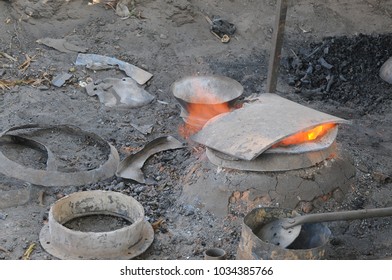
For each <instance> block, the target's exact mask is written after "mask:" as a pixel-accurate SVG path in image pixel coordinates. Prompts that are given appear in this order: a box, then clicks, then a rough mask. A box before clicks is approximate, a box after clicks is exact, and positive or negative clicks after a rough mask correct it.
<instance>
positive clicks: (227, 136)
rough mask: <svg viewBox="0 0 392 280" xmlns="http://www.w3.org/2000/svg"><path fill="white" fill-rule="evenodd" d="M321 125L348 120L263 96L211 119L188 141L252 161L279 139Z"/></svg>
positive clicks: (276, 97) (274, 95)
mask: <svg viewBox="0 0 392 280" xmlns="http://www.w3.org/2000/svg"><path fill="white" fill-rule="evenodd" d="M325 123H338V124H341V123H349V121H347V120H344V119H341V118H338V117H335V116H332V115H329V114H326V113H323V112H320V111H317V110H314V109H311V108H309V107H306V106H303V105H300V104H298V103H295V102H293V101H290V100H288V99H286V98H283V97H280V96H279V95H276V94H271V93H265V94H262V95H261V96H260V97H258V98H257V99H255V101H253V102H252V103H248V104H245V105H244V107H243V108H241V109H238V110H235V111H233V112H231V113H227V114H225V115H219V116H217V117H215V118H213V119H211V120H210V121H208V122H207V124H206V125H205V126H204V127H203V129H202V130H201V131H199V132H198V133H196V134H195V135H193V136H192V140H193V141H195V142H197V143H199V144H202V145H205V146H207V147H209V148H211V149H214V150H217V151H219V152H222V153H224V154H227V155H230V156H233V157H236V158H239V159H243V160H253V159H255V158H256V157H257V156H259V155H260V154H261V153H263V152H264V151H265V150H267V149H268V148H270V147H271V146H272V145H274V144H276V143H278V142H279V141H281V140H282V139H284V138H286V137H288V136H291V135H293V134H295V133H297V132H300V131H304V130H307V129H310V128H313V127H315V126H318V125H321V124H325Z"/></svg>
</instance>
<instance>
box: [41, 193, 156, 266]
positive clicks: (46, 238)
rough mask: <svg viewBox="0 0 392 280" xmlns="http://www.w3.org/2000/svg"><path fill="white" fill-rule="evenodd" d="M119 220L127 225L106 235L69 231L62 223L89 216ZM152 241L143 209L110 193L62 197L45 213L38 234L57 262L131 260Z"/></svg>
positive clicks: (124, 196) (123, 197)
mask: <svg viewBox="0 0 392 280" xmlns="http://www.w3.org/2000/svg"><path fill="white" fill-rule="evenodd" d="M98 214H102V215H112V216H118V217H122V218H124V219H126V220H129V221H130V222H131V225H128V226H125V227H122V228H120V229H117V230H112V231H106V232H82V231H75V230H71V229H69V228H67V227H65V226H64V224H65V223H66V222H68V221H70V220H72V219H74V218H78V217H83V216H89V215H98ZM153 239H154V231H153V228H152V226H151V225H150V224H149V223H148V222H147V221H145V219H144V209H143V207H142V205H141V204H140V203H139V202H138V201H137V200H135V199H134V198H132V197H130V196H127V195H124V194H121V193H118V192H112V191H99V190H98V191H84V192H76V193H73V194H71V195H68V196H65V197H63V198H62V199H60V200H58V201H57V202H55V203H54V204H53V205H52V207H51V208H50V211H49V222H48V224H47V225H45V226H44V227H43V228H42V229H41V232H40V243H41V245H42V247H43V248H44V249H45V250H46V251H47V252H48V253H50V254H51V255H53V256H55V257H56V258H59V259H72V260H77V259H117V260H125V259H132V258H134V257H136V256H138V255H140V254H141V253H143V252H144V251H145V250H147V248H148V247H149V246H150V245H151V243H152V242H153Z"/></svg>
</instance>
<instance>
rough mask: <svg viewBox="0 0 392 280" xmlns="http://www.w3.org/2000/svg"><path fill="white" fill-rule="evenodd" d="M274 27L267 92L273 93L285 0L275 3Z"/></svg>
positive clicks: (284, 16)
mask: <svg viewBox="0 0 392 280" xmlns="http://www.w3.org/2000/svg"><path fill="white" fill-rule="evenodd" d="M276 11H277V13H276V18H275V27H274V33H273V37H272V51H271V55H270V60H269V65H268V77H267V92H269V93H274V92H275V91H276V84H277V81H278V72H279V65H280V54H281V50H282V44H283V35H284V27H285V24H286V15H287V0H278V2H277V4H276Z"/></svg>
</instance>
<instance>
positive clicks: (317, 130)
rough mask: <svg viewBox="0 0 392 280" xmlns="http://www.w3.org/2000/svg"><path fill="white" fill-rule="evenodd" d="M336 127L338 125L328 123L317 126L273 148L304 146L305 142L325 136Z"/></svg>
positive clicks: (290, 137)
mask: <svg viewBox="0 0 392 280" xmlns="http://www.w3.org/2000/svg"><path fill="white" fill-rule="evenodd" d="M335 126H336V124H334V123H326V124H322V125H319V126H316V127H314V128H312V129H309V130H306V131H301V132H298V133H296V134H294V135H291V136H289V137H287V138H285V139H283V140H282V141H280V142H279V143H277V144H275V145H274V146H273V148H275V147H284V146H290V145H298V144H302V143H305V142H309V141H313V140H315V139H317V138H320V137H322V136H324V135H325V134H326V133H327V132H328V131H329V130H330V129H331V128H333V127H335Z"/></svg>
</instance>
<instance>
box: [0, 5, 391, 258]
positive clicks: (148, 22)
mask: <svg viewBox="0 0 392 280" xmlns="http://www.w3.org/2000/svg"><path fill="white" fill-rule="evenodd" d="M222 2H223V3H222ZM105 7H106V8H105ZM131 10H132V13H131V16H130V17H128V18H121V17H119V16H118V15H116V14H115V12H114V11H113V9H110V8H108V7H107V6H105V5H104V4H103V3H95V4H91V3H89V2H88V1H82V0H71V1H68V2H67V1H59V0H51V1H45V4H43V1H38V0H34V1H33V0H31V1H28V0H14V1H12V0H11V1H0V51H1V52H2V53H6V54H8V55H9V56H11V57H13V58H15V61H14V60H12V59H10V58H7V57H6V56H3V55H2V56H0V79H4V80H23V79H29V78H30V79H34V80H37V79H41V80H40V82H38V84H35V85H25V84H19V85H16V86H10V87H9V88H4V89H0V115H1V119H0V128H1V130H2V131H3V130H5V129H7V128H9V127H12V126H15V125H21V124H25V123H44V124H73V125H76V126H78V127H80V128H81V129H84V130H86V131H90V132H94V133H96V134H97V135H99V136H100V137H102V138H103V139H105V140H107V141H109V142H110V143H111V144H113V145H114V146H115V147H116V148H117V149H118V151H119V153H120V158H121V159H123V158H124V157H125V156H127V155H128V154H129V151H133V150H138V149H139V148H140V147H142V146H144V145H145V144H146V143H148V142H149V141H151V140H153V139H155V138H157V137H159V136H164V135H173V136H175V137H177V138H178V139H181V136H180V135H178V127H179V126H180V125H181V124H182V119H181V118H180V116H179V114H180V110H179V106H178V104H177V102H176V100H175V99H174V98H173V96H172V93H171V90H170V86H171V85H172V83H173V82H174V81H176V80H178V79H180V78H182V77H184V76H188V75H198V74H220V75H225V76H229V77H231V78H233V79H235V80H237V81H238V82H240V83H241V84H242V85H243V86H244V96H249V95H251V94H254V93H256V94H261V93H263V92H264V88H265V83H266V77H267V70H268V69H267V68H268V66H267V65H268V58H269V52H270V47H271V37H272V28H273V24H274V14H275V1H269V0H261V1H252V0H247V1H237V0H230V1H216V0H213V1H205V0H203V1H192V0H188V1H187V0H172V1H153V0H147V1H136V4H135V6H134V7H133V9H131ZM214 15H218V16H220V17H222V18H223V19H226V20H228V21H229V22H231V23H233V24H234V25H235V26H236V32H235V34H234V36H232V38H231V41H230V42H229V43H227V44H224V43H221V42H220V41H219V40H218V39H217V38H216V37H215V36H214V35H213V34H211V32H210V25H209V22H208V21H207V19H206V17H209V18H212V17H213V16H214ZM391 23H392V1H390V0H386V1H378V0H368V1H338V0H328V1H323V2H317V1H316V2H315V1H310V0H301V1H295V4H291V5H290V7H289V10H288V15H287V22H286V30H285V41H284V47H283V51H282V53H283V57H287V56H292V51H293V50H294V51H297V50H299V49H300V48H301V47H302V46H305V45H307V44H309V43H310V42H319V41H321V40H322V39H323V38H324V37H325V36H341V35H348V36H356V35H358V34H360V33H363V34H369V35H371V34H380V33H390V32H391V31H392V29H391V26H392V24H391ZM45 37H48V38H57V39H58V38H64V39H65V40H66V41H67V42H69V43H73V44H75V45H78V46H80V47H84V48H87V49H88V53H96V54H101V55H107V56H113V57H116V58H118V59H121V60H124V61H127V62H129V63H132V64H134V65H136V66H138V67H140V68H143V69H145V70H147V71H149V72H150V73H152V74H153V78H152V79H151V80H150V81H149V82H148V83H147V84H146V86H145V89H146V90H147V91H148V92H149V93H150V94H152V95H153V96H154V97H155V99H154V101H153V102H152V103H150V104H148V105H146V106H144V107H142V108H134V109H128V110H123V109H117V108H107V107H105V106H103V105H102V104H101V103H100V101H99V100H98V98H97V97H96V96H89V95H88V94H87V93H86V91H85V89H84V88H83V87H81V86H80V82H85V81H86V79H88V78H91V79H93V80H94V81H96V80H100V79H105V78H107V77H112V78H123V77H125V75H124V72H122V71H119V70H116V69H109V70H103V71H91V70H87V69H86V68H85V67H82V66H75V65H74V64H75V61H76V57H77V53H75V52H69V53H63V52H60V51H58V50H56V49H53V48H49V47H47V46H45V45H42V44H39V43H38V42H37V40H39V39H42V38H45ZM29 59H30V60H31V61H30V63H29V64H24V65H22V64H23V63H24V62H25V61H26V60H29ZM24 66H26V67H25V69H24ZM62 72H66V73H71V74H72V78H70V80H68V81H67V83H66V84H65V85H64V86H62V87H60V88H57V87H54V86H52V85H50V83H49V82H48V81H50V80H51V79H52V78H53V77H54V76H56V75H58V74H59V73H62ZM285 74H286V73H285V71H284V70H282V71H281V75H280V76H279V84H278V90H277V92H278V94H280V95H282V96H288V97H290V98H291V99H294V100H297V101H298V102H300V103H303V104H307V105H309V106H311V107H314V108H317V109H319V110H321V111H324V112H327V113H330V114H335V115H337V116H340V117H344V118H348V119H350V120H352V121H353V125H352V126H349V127H345V128H344V129H343V130H342V132H340V134H339V137H338V139H339V141H340V142H341V144H342V145H343V146H344V148H345V149H347V150H348V151H349V152H350V153H351V155H352V156H353V158H354V162H355V166H356V168H357V177H356V178H355V184H354V185H353V191H352V193H351V194H350V195H348V196H347V198H345V199H344V201H343V202H341V203H336V202H331V203H330V204H326V206H325V210H340V209H358V208H363V207H369V208H370V207H387V206H392V198H391V192H392V190H391V186H392V185H391V180H390V179H388V178H389V176H391V175H392V173H391V170H392V161H391V156H392V144H391V139H392V137H391V136H392V135H391V124H392V123H391V121H390V120H391V116H392V109H391V108H392V107H391V106H390V103H385V104H383V105H380V106H382V110H381V109H380V110H376V111H374V112H369V113H366V114H358V113H357V111H356V109H355V107H354V108H353V107H351V108H346V107H345V106H343V104H339V103H336V102H335V103H330V102H327V101H320V100H319V101H317V100H315V101H312V100H310V101H309V100H305V99H303V98H301V96H300V95H296V94H295V93H294V90H293V88H292V87H290V86H288V84H287V80H286V76H285ZM365 82H366V81H365ZM391 90H392V88H391V87H389V91H391ZM135 125H137V126H142V125H152V127H153V129H152V132H151V133H148V134H143V133H140V131H138V130H137V129H135V128H134V126H135ZM64 144H67V143H66V142H65V143H64ZM203 151H204V150H203V147H198V146H196V147H194V146H192V145H189V146H187V147H186V148H185V149H180V150H176V152H170V151H169V152H164V153H162V154H160V155H158V156H156V157H153V158H151V159H150V160H149V162H148V164H147V165H146V166H145V170H144V172H145V175H146V177H149V178H153V179H154V180H155V183H153V184H137V183H135V182H129V181H123V180H121V179H120V178H115V177H113V178H110V179H108V180H105V181H102V182H99V183H96V184H90V185H88V186H81V187H80V186H75V187H66V188H63V187H50V188H43V187H39V186H29V185H26V184H24V183H23V182H15V181H13V180H11V179H10V178H7V177H5V176H3V175H1V176H0V184H1V186H2V187H3V192H2V194H5V193H6V191H8V190H9V189H7V186H9V185H12V186H14V187H15V186H19V187H18V188H19V189H22V190H23V189H28V190H29V189H31V190H32V192H31V194H30V195H31V196H30V199H28V201H27V202H26V201H23V193H21V192H19V194H20V197H22V198H20V200H18V198H16V195H14V196H13V198H11V200H10V201H11V202H10V203H11V207H8V206H7V207H6V206H4V208H2V209H0V214H1V215H0V259H20V258H22V256H23V253H24V252H25V250H26V249H27V248H28V247H29V245H31V244H32V243H35V244H36V247H35V249H34V250H33V252H32V254H31V256H30V258H31V259H52V258H53V256H51V255H50V254H48V253H47V252H45V250H44V249H43V248H42V247H41V246H40V245H39V232H40V230H41V228H42V226H43V225H44V223H45V222H46V219H47V214H48V211H49V208H50V205H51V204H52V203H53V202H55V201H56V199H58V198H59V197H61V196H63V195H66V194H70V193H73V192H75V191H80V190H86V189H105V190H114V191H121V192H123V193H126V194H129V195H132V196H134V197H135V198H137V199H138V200H139V201H140V202H141V203H142V205H143V206H144V207H145V209H146V215H147V217H148V218H149V221H150V222H151V223H154V222H157V221H160V220H161V221H164V222H163V223H162V224H161V226H160V228H158V229H157V230H156V232H155V240H154V242H153V244H152V246H151V247H150V248H149V249H148V250H147V251H146V252H145V253H144V254H142V255H140V256H139V258H141V259H202V258H203V252H204V251H205V250H206V249H207V248H211V247H221V248H223V249H225V250H226V252H227V253H228V258H230V259H235V258H236V250H237V246H238V240H239V237H240V236H239V235H240V232H239V230H240V220H241V219H240V217H237V219H235V220H230V219H224V220H223V221H222V220H220V219H218V218H217V217H215V216H214V215H213V213H207V212H205V211H203V209H201V208H198V207H195V206H193V205H187V204H185V205H184V204H183V203H182V202H181V200H180V199H179V198H180V195H181V192H182V185H181V184H182V183H183V181H184V178H185V177H186V175H187V174H189V172H190V171H191V170H190V168H191V166H192V163H194V162H196V161H198V160H202V159H203ZM12 190H14V189H12ZM42 192H44V196H43V197H44V199H43V201H39V199H38V198H39V197H40V195H41V194H42ZM13 194H14V193H13ZM0 199H5V198H4V197H3V198H0ZM7 199H8V198H7ZM12 199H14V200H13V201H12ZM12 202H13V203H12ZM12 204H13V205H12ZM18 204H20V205H18ZM0 205H1V204H0ZM3 205H6V204H5V203H4V204H3ZM319 210H320V209H319ZM331 229H332V231H333V233H334V238H333V239H332V242H331V244H330V245H329V250H328V254H327V258H330V259H383V258H388V257H390V256H391V246H392V238H391V236H392V227H391V222H390V219H389V218H383V219H373V220H364V221H354V222H350V223H348V222H335V223H332V225H331Z"/></svg>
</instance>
